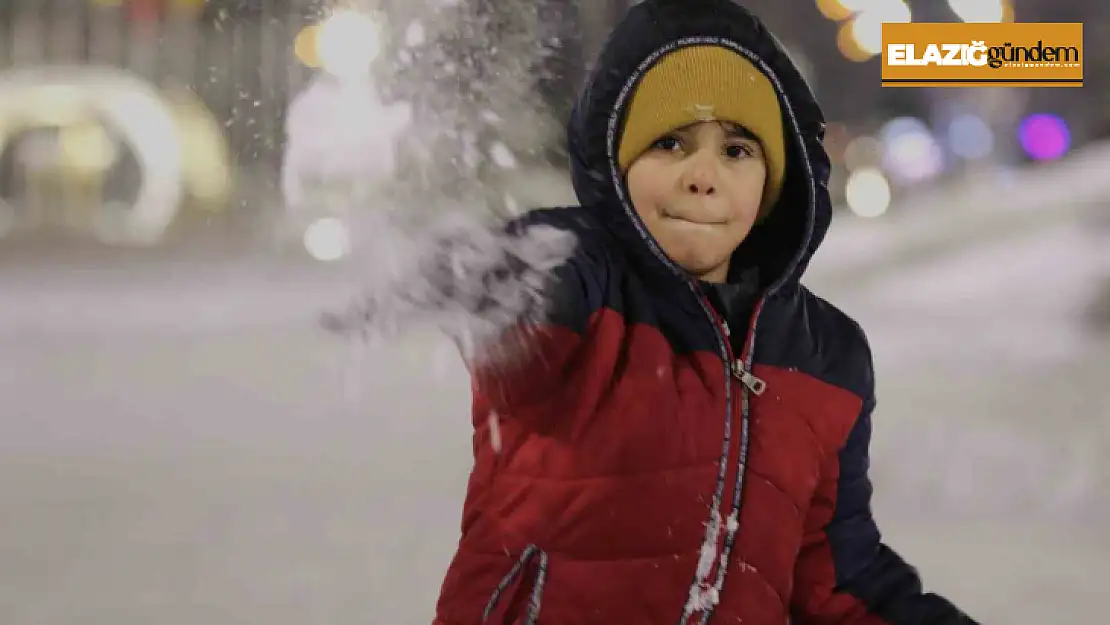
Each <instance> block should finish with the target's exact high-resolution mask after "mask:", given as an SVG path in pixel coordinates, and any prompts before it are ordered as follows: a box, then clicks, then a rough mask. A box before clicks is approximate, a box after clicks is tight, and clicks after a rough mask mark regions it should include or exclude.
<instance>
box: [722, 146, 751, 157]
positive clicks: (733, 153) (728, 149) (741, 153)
mask: <svg viewBox="0 0 1110 625" xmlns="http://www.w3.org/2000/svg"><path fill="white" fill-rule="evenodd" d="M725 155H727V156H728V157H729V158H744V157H746V156H755V150H753V149H752V147H751V146H750V145H747V144H746V143H736V144H733V145H729V146H725Z"/></svg>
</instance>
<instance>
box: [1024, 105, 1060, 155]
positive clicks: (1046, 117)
mask: <svg viewBox="0 0 1110 625" xmlns="http://www.w3.org/2000/svg"><path fill="white" fill-rule="evenodd" d="M1018 138H1019V139H1020V140H1021V147H1022V148H1024V149H1025V153H1026V154H1028V155H1029V157H1030V158H1033V159H1035V160H1038V161H1048V160H1054V159H1057V158H1060V157H1061V156H1063V155H1064V154H1067V152H1068V147H1069V146H1070V145H1071V133H1070V132H1068V124H1067V122H1065V121H1064V120H1063V119H1061V118H1060V117H1058V116H1056V115H1052V114H1049V113H1037V114H1035V115H1030V116H1029V117H1026V118H1025V121H1023V122H1021V127H1020V128H1019V129H1018Z"/></svg>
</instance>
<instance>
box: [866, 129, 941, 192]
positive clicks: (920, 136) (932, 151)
mask: <svg viewBox="0 0 1110 625" xmlns="http://www.w3.org/2000/svg"><path fill="white" fill-rule="evenodd" d="M879 136H880V138H881V141H882V146H883V159H882V162H883V167H885V168H886V169H887V171H889V172H890V173H891V174H893V175H894V177H895V178H896V179H897V180H899V181H900V182H907V183H914V182H921V181H924V180H928V179H930V178H933V177H934V176H936V175H937V174H939V173H940V172H941V171H942V170H943V169H944V151H943V150H942V149H941V146H940V144H939V143H938V142H937V140H936V138H935V137H934V136H933V133H932V132H930V131H929V127H928V126H927V125H926V124H925V122H923V121H921V120H919V119H916V118H913V117H898V118H895V119H892V120H891V121H889V122H887V124H886V125H885V126H883V128H882V130H881V131H880V133H879Z"/></svg>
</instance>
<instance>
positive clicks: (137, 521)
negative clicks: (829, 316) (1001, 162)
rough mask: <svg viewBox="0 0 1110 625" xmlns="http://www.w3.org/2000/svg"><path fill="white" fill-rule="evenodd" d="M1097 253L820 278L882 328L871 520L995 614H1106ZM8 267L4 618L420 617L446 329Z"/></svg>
mask: <svg viewBox="0 0 1110 625" xmlns="http://www.w3.org/2000/svg"><path fill="white" fill-rule="evenodd" d="M832 236H833V237H836V236H839V235H838V234H836V233H835V232H834V234H833V235H832ZM833 248H834V249H835V243H834V245H833ZM1100 249H1101V244H1092V242H1091V241H1090V240H1088V239H1086V238H1085V237H1084V232H1083V231H1082V230H1080V229H1078V228H1077V227H1075V226H1071V225H1068V224H1067V223H1060V224H1058V225H1053V224H1047V225H1045V227H1043V228H1036V229H1032V230H1030V231H1028V232H1025V233H1023V234H1018V235H1014V236H1010V237H1008V238H1006V239H1005V240H999V241H997V242H995V241H991V240H983V241H982V242H981V243H980V244H977V245H973V246H965V247H961V248H960V249H958V250H952V251H947V252H944V253H943V254H940V255H939V256H932V257H928V258H917V259H914V260H913V261H912V262H902V263H898V262H894V260H897V259H887V260H891V262H889V263H883V264H882V266H881V267H876V268H875V272H874V274H873V275H870V276H869V279H868V280H866V281H859V282H858V283H856V284H853V283H852V281H845V280H832V279H829V280H827V282H828V285H825V284H823V283H822V277H821V274H820V273H819V272H818V273H817V274H816V278H815V281H814V288H815V289H816V290H817V291H818V292H819V293H821V294H822V295H825V296H827V297H829V298H830V299H832V300H833V301H834V302H835V303H837V304H838V305H840V306H841V307H843V308H845V309H846V310H847V311H848V312H850V313H852V314H853V315H855V316H856V317H857V318H859V319H860V320H861V321H862V322H863V324H864V326H865V327H866V328H867V329H868V332H869V336H870V338H871V341H872V345H873V348H874V350H875V355H876V362H877V366H878V367H879V372H878V381H879V393H880V397H879V410H878V412H877V413H876V434H875V446H874V464H873V467H874V472H875V480H876V486H877V514H878V518H879V519H880V522H881V523H882V524H883V527H884V530H885V532H886V534H887V537H888V539H889V541H890V542H891V543H892V544H893V545H894V546H895V547H896V548H898V549H899V550H900V551H902V552H903V553H904V554H905V555H906V557H907V558H908V559H910V560H911V561H913V562H914V563H915V564H916V565H918V566H919V567H920V568H921V570H922V572H923V573H924V575H925V576H926V580H927V583H928V585H929V586H930V587H931V588H934V589H936V590H939V591H942V592H944V593H946V594H948V595H950V596H951V597H953V598H954V599H956V600H957V601H958V602H959V603H960V604H961V605H962V606H964V607H965V608H966V609H967V610H968V611H969V612H971V613H972V614H974V615H976V616H978V617H979V618H981V619H982V621H983V622H986V623H1008V624H1010V625H1043V624H1045V623H1052V624H1053V625H1090V624H1091V623H1095V622H1099V619H1100V618H1101V615H1102V613H1103V612H1104V608H1103V598H1102V597H1101V589H1103V588H1104V586H1105V584H1104V581H1103V580H1104V579H1105V576H1106V575H1107V574H1108V573H1110V570H1108V569H1110V565H1108V562H1110V539H1108V538H1107V537H1106V535H1105V532H1103V531H1101V528H1104V527H1105V526H1106V523H1107V521H1108V520H1110V497H1108V486H1110V465H1108V463H1107V461H1106V460H1104V458H1105V457H1106V456H1107V452H1108V451H1110V388H1108V387H1107V385H1106V384H1105V381H1104V378H1105V372H1106V371H1108V370H1110V338H1108V337H1105V336H1103V337H1099V336H1092V335H1090V334H1087V333H1086V332H1087V331H1085V330H1084V329H1083V328H1082V326H1081V324H1080V311H1081V308H1082V306H1083V305H1084V303H1085V302H1086V300H1087V298H1088V296H1089V293H1091V292H1093V291H1094V284H1093V283H1094V280H1095V277H1096V276H1095V275H1094V273H1093V272H1094V269H1093V268H1094V267H1095V266H1096V264H1097V258H1098V257H1099V256H1100V252H1099V250H1100ZM0 288H2V289H3V291H4V293H5V297H4V299H3V302H2V303H0V321H2V322H3V323H0V395H2V396H3V397H4V398H5V417H4V419H3V420H0V501H2V502H3V505H2V506H0V562H3V565H2V566H0V621H2V622H3V623H4V624H5V625H78V624H80V625H129V624H136V625H137V624H139V623H143V624H146V623H158V624H159V625H178V624H180V625H194V624H195V623H199V622H203V623H209V624H212V625H223V624H232V623H265V624H266V625H310V624H316V623H319V624H325V623H326V624H327V625H339V624H347V623H351V624H353V623H372V624H373V623H389V624H391V625H410V624H411V625H417V624H422V623H427V622H429V619H430V616H431V613H432V609H433V605H434V599H435V595H436V592H437V590H438V586H439V583H440V580H441V575H442V572H443V570H444V568H445V566H446V564H447V559H448V557H449V555H450V553H451V549H452V546H453V544H454V541H455V540H456V538H457V532H458V524H459V518H458V517H459V505H460V503H461V499H462V494H463V488H464V485H465V482H466V477H467V471H468V468H469V466H468V463H469V457H470V439H469V426H468V416H469V415H468V409H469V404H468V402H467V380H466V377H465V374H464V372H463V370H462V367H461V365H460V363H459V361H458V359H457V357H455V356H454V355H453V353H452V352H451V351H450V349H449V348H448V347H447V346H445V345H444V344H443V342H441V341H439V340H437V339H434V338H432V337H414V338H413V339H412V341H411V342H409V343H407V344H405V345H398V346H393V347H389V348H375V349H373V350H369V351H361V352H360V351H359V350H356V349H351V348H350V347H349V346H344V345H341V344H340V343H338V342H337V341H336V340H335V339H333V338H331V337H327V336H324V335H323V334H322V333H320V332H318V331H317V329H316V328H315V326H314V325H313V324H314V316H315V313H316V311H317V310H318V309H320V308H323V307H327V306H328V305H330V304H331V303H333V302H336V301H341V299H342V295H343V293H344V282H343V279H342V278H340V277H334V276H333V277H331V278H328V277H325V276H324V275H323V274H319V273H316V272H304V273H293V272H285V271H277V270H275V269H273V268H269V269H267V268H265V267H262V268H258V267H256V268H248V269H241V270H236V271H233V272H232V273H230V274H228V273H226V270H225V269H221V268H205V267H203V266H201V265H199V264H198V265H196V266H188V265H178V266H176V267H175V268H174V269H173V271H164V270H163V269H159V268H157V267H147V268H144V269H142V270H139V269H136V270H116V271H113V272H96V271H91V270H86V271H83V272H76V273H75V272H74V271H70V270H62V269H59V268H56V267H55V268H43V269H34V270H33V269H31V268H24V269H14V268H11V267H9V268H8V269H6V270H5V271H3V272H0Z"/></svg>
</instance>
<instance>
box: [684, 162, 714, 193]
mask: <svg viewBox="0 0 1110 625" xmlns="http://www.w3.org/2000/svg"><path fill="white" fill-rule="evenodd" d="M682 186H683V187H684V188H685V189H686V190H687V191H689V192H690V193H693V194H694V195H713V194H715V193H717V183H716V180H715V177H714V175H713V172H712V168H711V167H710V165H708V164H704V163H699V162H691V163H690V166H689V167H688V168H687V169H686V172H685V173H684V175H683V181H682Z"/></svg>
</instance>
